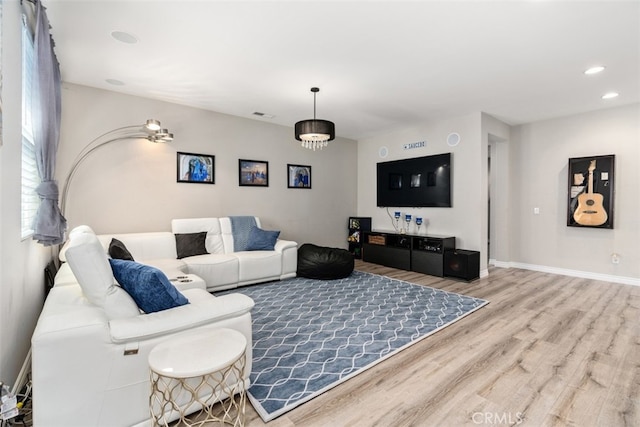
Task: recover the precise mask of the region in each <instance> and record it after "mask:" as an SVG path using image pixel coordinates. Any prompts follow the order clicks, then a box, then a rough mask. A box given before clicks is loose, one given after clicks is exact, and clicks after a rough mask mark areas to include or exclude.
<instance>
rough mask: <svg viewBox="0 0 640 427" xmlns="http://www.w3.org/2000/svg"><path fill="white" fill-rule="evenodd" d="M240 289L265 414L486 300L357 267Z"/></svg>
mask: <svg viewBox="0 0 640 427" xmlns="http://www.w3.org/2000/svg"><path fill="white" fill-rule="evenodd" d="M236 292H237V293H242V294H245V295H248V296H250V297H251V298H253V300H254V302H255V307H254V309H253V311H252V312H251V314H252V317H253V370H252V373H251V387H250V389H249V399H250V401H251V403H252V404H253V407H254V408H255V409H256V411H257V412H258V414H260V417H261V418H262V419H263V420H264V421H265V422H267V421H270V420H272V419H274V418H276V417H278V416H280V415H282V414H284V413H285V412H287V411H290V410H291V409H293V408H295V407H296V406H298V405H300V404H302V403H304V402H306V401H308V400H310V399H313V398H314V397H316V396H318V395H319V394H321V393H323V392H325V391H327V390H329V389H331V388H332V387H335V386H336V385H338V384H340V383H341V382H344V381H346V380H348V379H349V378H351V377H353V376H355V375H357V374H359V373H361V372H363V371H365V370H366V369H368V368H370V367H372V366H374V365H375V364H377V363H379V362H381V361H382V360H384V359H386V358H388V357H390V356H392V355H394V354H395V353H397V352H399V351H401V350H402V349H404V348H406V347H408V346H410V345H412V344H415V343H416V342H418V341H419V340H421V339H423V338H425V337H427V336H429V335H431V334H433V333H434V332H436V331H438V330H440V329H442V328H444V327H446V326H448V325H451V324H452V323H454V322H456V321H457V320H460V319H461V318H463V317H464V316H466V315H468V314H470V313H472V312H474V311H475V310H477V309H479V308H480V307H483V306H484V305H486V304H488V301H486V300H482V299H478V298H472V297H468V296H464V295H459V294H456V293H451V292H445V291H442V290H438V289H434V288H430V287H426V286H421V285H416V284H413V283H408V282H404V281H401V280H396V279H391V278H388V277H385V276H379V275H375V274H370V273H363V272H360V271H354V272H353V273H352V274H351V276H349V277H347V278H345V279H338V280H313V279H305V278H301V277H297V278H293V279H287V280H282V281H279V282H272V283H266V284H261V285H254V286H248V287H243V288H238V289H233V290H230V291H226V292H224V293H236Z"/></svg>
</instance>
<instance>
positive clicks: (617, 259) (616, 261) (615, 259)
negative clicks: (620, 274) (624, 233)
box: [611, 253, 620, 264]
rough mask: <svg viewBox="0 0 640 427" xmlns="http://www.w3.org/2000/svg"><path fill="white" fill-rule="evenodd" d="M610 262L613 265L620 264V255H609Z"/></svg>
mask: <svg viewBox="0 0 640 427" xmlns="http://www.w3.org/2000/svg"><path fill="white" fill-rule="evenodd" d="M611 262H612V263H613V264H620V255H618V254H617V253H612V254H611Z"/></svg>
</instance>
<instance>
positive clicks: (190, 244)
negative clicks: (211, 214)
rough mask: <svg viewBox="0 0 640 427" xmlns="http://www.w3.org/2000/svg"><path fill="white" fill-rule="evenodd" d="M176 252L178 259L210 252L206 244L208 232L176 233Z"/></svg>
mask: <svg viewBox="0 0 640 427" xmlns="http://www.w3.org/2000/svg"><path fill="white" fill-rule="evenodd" d="M175 236H176V252H177V253H178V259H181V258H186V257H188V256H196V255H204V254H208V253H209V252H207V248H206V246H205V240H206V239H207V232H206V231H203V232H200V233H185V234H176V235H175Z"/></svg>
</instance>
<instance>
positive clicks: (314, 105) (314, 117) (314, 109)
mask: <svg viewBox="0 0 640 427" xmlns="http://www.w3.org/2000/svg"><path fill="white" fill-rule="evenodd" d="M315 119H316V93H315V92H313V120H315Z"/></svg>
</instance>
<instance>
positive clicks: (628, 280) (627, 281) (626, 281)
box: [489, 259, 640, 286]
mask: <svg viewBox="0 0 640 427" xmlns="http://www.w3.org/2000/svg"><path fill="white" fill-rule="evenodd" d="M489 264H490V265H494V266H496V267H500V268H521V269H523V270H533V271H541V272H543V273H552V274H559V275H561V276H571V277H581V278H583V279H593V280H601V281H603V282H613V283H621V284H623V285H633V286H640V279H638V278H635V277H624V276H614V275H611V274H601V273H592V272H590V271H580V270H570V269H567V268H558V267H548V266H546V265H535V264H526V263H522V262H506V261H498V260H495V259H490V260H489Z"/></svg>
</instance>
